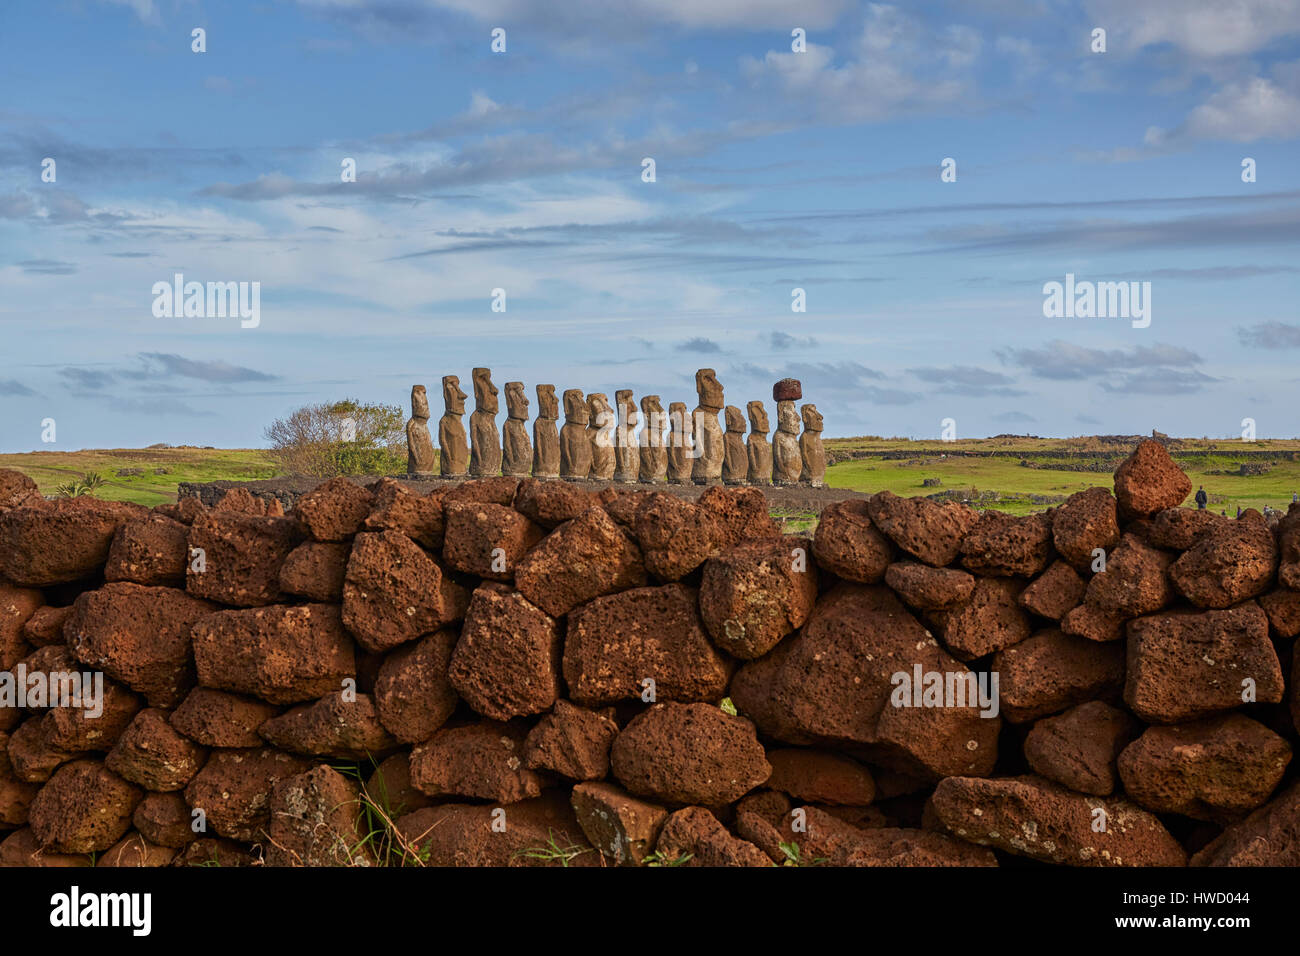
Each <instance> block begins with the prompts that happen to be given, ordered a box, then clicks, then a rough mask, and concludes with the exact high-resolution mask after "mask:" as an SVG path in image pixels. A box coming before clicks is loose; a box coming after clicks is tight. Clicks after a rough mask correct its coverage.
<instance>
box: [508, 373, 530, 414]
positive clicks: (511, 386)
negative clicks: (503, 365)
mask: <svg viewBox="0 0 1300 956" xmlns="http://www.w3.org/2000/svg"><path fill="white" fill-rule="evenodd" d="M506 414H507V415H508V416H509V417H511V418H514V419H517V420H518V421H521V422H525V421H527V420H528V396H527V395H526V394H524V383H523V382H506Z"/></svg>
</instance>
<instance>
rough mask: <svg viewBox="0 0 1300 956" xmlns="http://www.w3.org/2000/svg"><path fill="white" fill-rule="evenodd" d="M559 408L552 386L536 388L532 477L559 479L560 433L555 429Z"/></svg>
mask: <svg viewBox="0 0 1300 956" xmlns="http://www.w3.org/2000/svg"><path fill="white" fill-rule="evenodd" d="M559 417H560V406H559V403H558V402H557V401H556V400H555V386H554V385H538V386H537V418H536V420H534V422H533V477H534V478H558V477H560V433H559V432H558V431H557V430H556V428H555V423H556V421H558V420H559Z"/></svg>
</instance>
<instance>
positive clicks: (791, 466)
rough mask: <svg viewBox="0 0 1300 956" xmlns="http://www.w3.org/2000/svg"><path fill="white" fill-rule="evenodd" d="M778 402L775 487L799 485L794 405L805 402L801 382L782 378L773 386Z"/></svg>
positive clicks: (774, 440)
mask: <svg viewBox="0 0 1300 956" xmlns="http://www.w3.org/2000/svg"><path fill="white" fill-rule="evenodd" d="M772 398H773V399H775V400H776V434H775V435H773V436H772V484H774V485H797V484H798V483H799V475H800V474H802V472H803V457H802V455H800V453H799V411H798V410H797V409H796V408H795V407H794V403H795V402H796V401H797V400H798V399H801V398H803V386H802V385H800V384H799V380H798V379H794V378H783V379H781V381H779V382H777V383H776V384H775V385H773V386H772Z"/></svg>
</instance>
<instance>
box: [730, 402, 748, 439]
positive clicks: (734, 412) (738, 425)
mask: <svg viewBox="0 0 1300 956" xmlns="http://www.w3.org/2000/svg"><path fill="white" fill-rule="evenodd" d="M726 413H727V414H726V418H727V431H729V432H742V433H743V432H744V431H745V416H744V415H742V414H741V413H740V409H739V408H737V407H736V406H735V405H728V406H727V409H726Z"/></svg>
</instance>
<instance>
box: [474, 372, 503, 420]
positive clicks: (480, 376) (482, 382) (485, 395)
mask: <svg viewBox="0 0 1300 956" xmlns="http://www.w3.org/2000/svg"><path fill="white" fill-rule="evenodd" d="M474 407H475V408H476V409H477V410H478V411H480V412H487V413H489V414H491V415H495V414H496V413H497V410H498V408H499V407H500V405H499V403H498V402H497V387H496V386H495V385H493V384H492V370H491V369H490V368H476V369H474Z"/></svg>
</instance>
